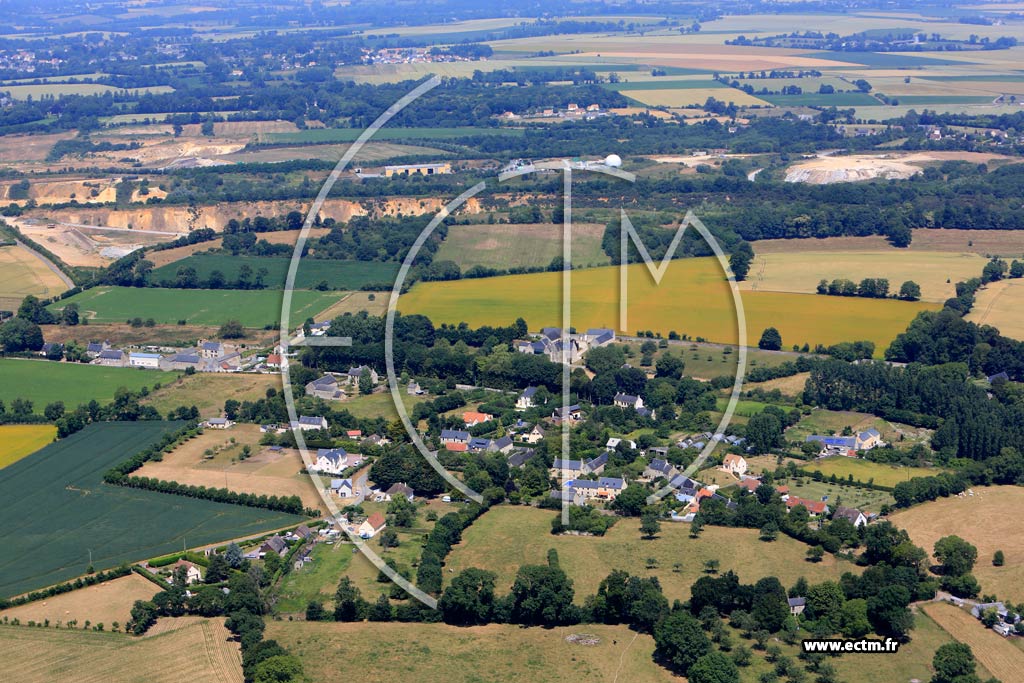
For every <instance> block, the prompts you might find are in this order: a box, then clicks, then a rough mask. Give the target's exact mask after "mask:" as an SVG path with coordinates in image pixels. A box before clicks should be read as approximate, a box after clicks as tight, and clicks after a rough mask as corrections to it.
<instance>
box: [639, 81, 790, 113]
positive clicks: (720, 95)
mask: <svg viewBox="0 0 1024 683" xmlns="http://www.w3.org/2000/svg"><path fill="white" fill-rule="evenodd" d="M621 93H622V94H623V95H625V96H626V97H629V98H630V99H633V100H636V101H637V102H640V103H641V104H646V105H649V106H652V107H690V106H694V105H702V104H704V103H705V102H707V101H708V98H709V97H714V98H715V99H716V100H719V101H721V102H732V103H734V104H735V105H736V106H739V107H750V106H761V107H765V106H770V104H769V102H767V101H766V99H761V98H760V97H755V96H754V95H748V94H747V93H745V92H743V91H742V90H737V89H735V88H728V87H715V86H713V85H712V84H711V82H710V81H709V82H708V83H707V84H706V85H705V86H704V87H702V88H666V89H655V88H642V89H632V90H622V91H621ZM765 97H766V98H767V96H765Z"/></svg>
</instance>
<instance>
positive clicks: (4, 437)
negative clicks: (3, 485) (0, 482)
mask: <svg viewBox="0 0 1024 683" xmlns="http://www.w3.org/2000/svg"><path fill="white" fill-rule="evenodd" d="M55 436H57V428H56V427H54V426H53V425H0V469H3V468H4V467H7V466H8V465H10V464H12V463H16V462H18V461H19V460H21V459H22V458H24V457H25V456H26V455H30V454H32V453H35V452H36V451H38V450H39V449H40V448H42V447H43V446H45V445H46V444H48V443H50V442H51V441H53V438H54V437H55Z"/></svg>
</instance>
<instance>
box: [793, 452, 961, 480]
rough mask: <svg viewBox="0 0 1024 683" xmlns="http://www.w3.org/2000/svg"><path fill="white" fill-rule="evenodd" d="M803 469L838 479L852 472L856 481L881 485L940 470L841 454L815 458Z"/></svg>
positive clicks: (932, 475) (928, 474) (929, 475)
mask: <svg viewBox="0 0 1024 683" xmlns="http://www.w3.org/2000/svg"><path fill="white" fill-rule="evenodd" d="M803 469H805V470H807V471H809V472H821V473H822V474H824V475H826V476H832V475H833V474H834V475H836V476H837V477H839V478H840V479H846V478H847V477H848V476H849V475H851V474H852V475H853V478H854V479H856V480H857V481H865V482H866V481H870V480H872V479H873V480H874V482H875V483H876V484H879V485H881V486H895V485H896V484H898V483H900V482H901V481H907V480H908V479H910V478H912V477H934V476H935V475H936V474H939V473H940V472H942V470H940V469H933V468H928V467H905V466H900V465H888V464H885V463H878V462H871V461H870V460H859V459H857V458H847V457H844V456H842V455H837V456H834V457H831V458H824V459H822V460H815V461H814V462H810V463H807V464H806V465H804V467H803Z"/></svg>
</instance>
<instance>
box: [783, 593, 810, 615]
mask: <svg viewBox="0 0 1024 683" xmlns="http://www.w3.org/2000/svg"><path fill="white" fill-rule="evenodd" d="M786 602H788V603H789V613H790V614H792V615H793V616H794V617H796V616H800V615H801V614H803V613H804V609H805V608H806V607H807V598H800V597H797V598H789V599H788V600H787V601H786Z"/></svg>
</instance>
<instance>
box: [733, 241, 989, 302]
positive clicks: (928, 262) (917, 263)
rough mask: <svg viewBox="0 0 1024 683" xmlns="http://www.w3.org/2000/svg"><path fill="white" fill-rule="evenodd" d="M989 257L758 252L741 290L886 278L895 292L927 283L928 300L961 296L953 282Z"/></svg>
mask: <svg viewBox="0 0 1024 683" xmlns="http://www.w3.org/2000/svg"><path fill="white" fill-rule="evenodd" d="M984 265H985V259H984V257H982V256H979V255H977V254H970V253H963V254H957V253H951V252H939V251H936V252H928V251H907V250H888V251H852V252H844V253H835V252H825V253H822V252H814V251H798V252H793V253H767V254H758V255H757V256H756V257H755V258H754V261H753V263H752V264H751V267H750V275H749V277H748V279H747V280H745V281H744V282H743V284H742V285H741V287H742V288H743V289H744V290H750V291H758V292H800V293H805V294H813V293H814V292H815V291H816V288H817V286H818V282H819V281H821V280H829V281H831V280H834V279H837V278H845V279H847V280H852V281H854V282H860V281H861V280H863V279H864V278H868V277H872V278H886V279H888V280H889V291H890V293H893V294H895V293H896V292H898V291H899V287H900V285H901V284H903V282H905V281H906V280H913V281H914V282H916V283H917V284H919V285H921V298H922V299H923V300H924V301H936V302H941V301H945V300H946V299H948V298H950V297H952V296H955V295H956V292H955V290H954V286H953V283H954V282H961V281H964V280H967V279H969V278H972V277H977V276H978V274H979V273H980V272H981V269H982V268H983V267H984Z"/></svg>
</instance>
